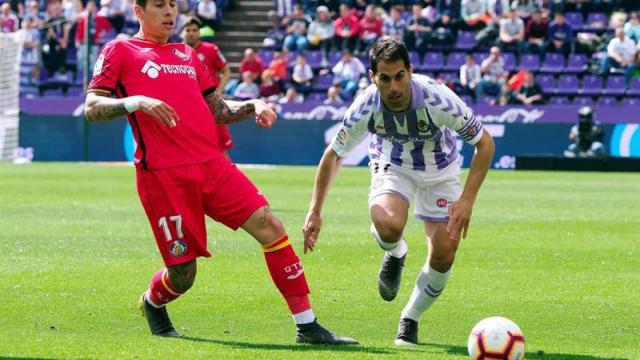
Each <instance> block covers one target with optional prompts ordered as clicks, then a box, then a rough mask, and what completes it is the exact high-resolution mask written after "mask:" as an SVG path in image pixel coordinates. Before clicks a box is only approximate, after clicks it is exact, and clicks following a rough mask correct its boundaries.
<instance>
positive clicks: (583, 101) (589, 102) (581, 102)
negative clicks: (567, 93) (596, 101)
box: [573, 96, 593, 106]
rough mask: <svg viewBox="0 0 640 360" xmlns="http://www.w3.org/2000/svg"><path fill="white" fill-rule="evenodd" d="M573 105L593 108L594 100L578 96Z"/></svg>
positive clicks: (589, 97)
mask: <svg viewBox="0 0 640 360" xmlns="http://www.w3.org/2000/svg"><path fill="white" fill-rule="evenodd" d="M573 104H574V105H580V106H592V105H593V98H591V96H576V97H575V98H574V99H573Z"/></svg>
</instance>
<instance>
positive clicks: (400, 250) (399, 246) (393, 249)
mask: <svg viewBox="0 0 640 360" xmlns="http://www.w3.org/2000/svg"><path fill="white" fill-rule="evenodd" d="M371 235H373V238H374V239H376V241H377V242H378V245H380V247H381V248H382V249H383V250H384V251H386V252H388V253H389V255H391V256H393V257H395V258H398V259H399V258H401V257H403V256H405V255H406V254H407V251H408V250H409V247H408V246H407V243H406V242H405V241H404V239H400V241H398V242H395V243H388V242H384V241H382V239H381V238H380V234H378V230H376V226H375V225H374V224H371Z"/></svg>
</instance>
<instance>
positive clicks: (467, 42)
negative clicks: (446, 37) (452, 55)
mask: <svg viewBox="0 0 640 360" xmlns="http://www.w3.org/2000/svg"><path fill="white" fill-rule="evenodd" d="M475 44H476V34H475V33H474V32H473V31H460V32H459V33H458V40H457V41H456V45H455V48H456V50H471V49H472V48H473V47H474V46H475Z"/></svg>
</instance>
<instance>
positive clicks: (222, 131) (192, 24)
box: [182, 17, 233, 155]
mask: <svg viewBox="0 0 640 360" xmlns="http://www.w3.org/2000/svg"><path fill="white" fill-rule="evenodd" d="M201 27H202V23H201V22H200V20H198V18H196V17H192V18H189V19H188V20H187V21H186V22H185V23H184V25H183V26H182V37H183V38H184V42H185V43H186V44H187V45H189V46H191V47H192V48H193V49H194V50H195V51H196V53H197V54H198V58H199V59H200V61H202V62H203V63H204V64H205V65H207V69H209V75H211V78H213V83H214V85H213V86H215V87H216V91H217V92H218V94H220V96H222V94H223V93H224V87H225V86H226V85H227V83H228V82H229V78H231V70H230V69H229V65H227V59H225V58H224V56H223V55H222V53H221V52H220V49H218V47H217V46H216V44H214V43H211V42H205V41H202V40H200V28H201ZM218 73H220V76H218ZM218 142H219V144H220V149H221V150H222V152H224V153H225V155H227V152H228V151H229V150H231V148H233V139H231V134H230V133H229V129H227V125H225V124H219V125H218Z"/></svg>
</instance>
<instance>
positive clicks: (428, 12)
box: [414, 0, 440, 24]
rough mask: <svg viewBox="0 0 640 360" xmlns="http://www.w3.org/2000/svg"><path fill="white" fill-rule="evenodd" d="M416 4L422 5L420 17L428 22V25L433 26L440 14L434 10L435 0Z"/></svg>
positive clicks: (423, 0)
mask: <svg viewBox="0 0 640 360" xmlns="http://www.w3.org/2000/svg"><path fill="white" fill-rule="evenodd" d="M418 4H419V5H422V6H421V7H422V10H421V11H420V15H422V17H423V18H425V19H427V21H429V24H433V23H435V22H436V21H437V20H438V18H439V17H440V15H439V14H440V12H439V11H438V9H437V8H436V5H435V0H422V2H418ZM414 5H415V4H414Z"/></svg>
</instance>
